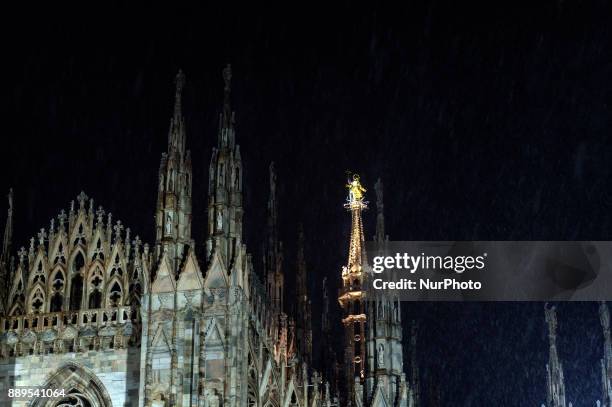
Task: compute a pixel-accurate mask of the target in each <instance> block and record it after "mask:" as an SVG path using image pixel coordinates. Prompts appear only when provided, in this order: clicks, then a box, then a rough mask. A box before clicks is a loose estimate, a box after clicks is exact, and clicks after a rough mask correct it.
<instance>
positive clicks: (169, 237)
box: [155, 71, 193, 270]
mask: <svg viewBox="0 0 612 407" xmlns="http://www.w3.org/2000/svg"><path fill="white" fill-rule="evenodd" d="M175 83H176V92H175V99H174V114H173V116H172V118H171V119H170V129H169V131H168V151H167V152H166V153H163V154H162V158H161V162H160V166H159V189H158V195H157V210H156V215H155V224H156V243H155V246H156V256H157V258H158V259H159V258H160V257H161V256H162V255H163V254H164V253H165V252H166V253H167V257H168V261H169V262H170V264H171V267H172V268H173V269H174V270H178V265H179V264H180V262H181V260H182V258H183V257H184V255H185V254H186V253H187V248H188V247H189V246H191V245H192V244H193V241H192V239H191V213H192V212H191V183H192V171H191V153H190V152H189V151H188V150H186V137H185V120H184V118H183V113H182V107H181V99H182V92H183V87H184V86H185V75H184V74H183V72H182V71H179V72H178V74H177V75H176V79H175Z"/></svg>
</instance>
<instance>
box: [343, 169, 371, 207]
mask: <svg viewBox="0 0 612 407" xmlns="http://www.w3.org/2000/svg"><path fill="white" fill-rule="evenodd" d="M346 187H347V188H348V190H349V201H351V202H354V201H361V200H362V199H363V194H364V192H366V189H365V188H364V187H363V186H362V185H361V182H359V175H357V174H353V180H352V181H349V183H348V184H346Z"/></svg>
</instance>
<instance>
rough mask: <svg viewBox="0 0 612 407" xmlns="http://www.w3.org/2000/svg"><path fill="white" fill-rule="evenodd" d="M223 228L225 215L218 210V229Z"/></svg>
mask: <svg viewBox="0 0 612 407" xmlns="http://www.w3.org/2000/svg"><path fill="white" fill-rule="evenodd" d="M222 229H223V215H222V214H221V211H217V230H222Z"/></svg>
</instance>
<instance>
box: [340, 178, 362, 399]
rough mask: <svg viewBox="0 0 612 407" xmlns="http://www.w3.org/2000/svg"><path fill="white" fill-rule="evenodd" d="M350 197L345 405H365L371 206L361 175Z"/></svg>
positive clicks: (344, 294) (344, 291) (351, 184)
mask: <svg viewBox="0 0 612 407" xmlns="http://www.w3.org/2000/svg"><path fill="white" fill-rule="evenodd" d="M346 187H347V188H348V191H349V196H348V199H347V202H346V203H345V205H344V207H345V208H346V209H348V210H349V211H350V212H351V237H350V242H349V251H348V260H347V265H346V266H344V267H343V268H342V288H341V289H340V295H339V297H338V301H339V302H340V305H341V306H342V308H343V309H344V318H343V319H342V323H343V325H344V331H345V348H344V363H345V371H346V382H347V394H346V400H345V403H344V404H345V405H347V406H356V405H360V404H361V400H362V391H361V389H362V388H363V383H364V380H365V374H366V343H365V338H366V336H365V325H366V313H365V301H364V290H363V284H364V277H365V275H364V273H363V270H362V266H363V265H364V264H365V248H364V235H363V222H362V219H361V212H362V211H363V210H364V209H366V208H367V203H366V202H365V201H364V199H363V198H364V195H363V194H364V192H365V191H366V190H365V188H363V186H362V185H361V182H360V181H359V176H358V175H357V174H354V175H353V178H352V179H351V180H349V181H348V184H347V185H346Z"/></svg>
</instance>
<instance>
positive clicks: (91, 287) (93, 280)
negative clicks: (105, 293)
mask: <svg viewBox="0 0 612 407" xmlns="http://www.w3.org/2000/svg"><path fill="white" fill-rule="evenodd" d="M103 289H104V274H103V273H102V270H101V269H100V267H96V268H95V269H94V271H93V272H92V273H91V275H90V277H89V280H88V283H87V291H88V294H89V301H88V303H87V304H88V306H89V308H90V309H98V308H102V290H103Z"/></svg>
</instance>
